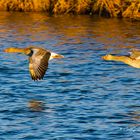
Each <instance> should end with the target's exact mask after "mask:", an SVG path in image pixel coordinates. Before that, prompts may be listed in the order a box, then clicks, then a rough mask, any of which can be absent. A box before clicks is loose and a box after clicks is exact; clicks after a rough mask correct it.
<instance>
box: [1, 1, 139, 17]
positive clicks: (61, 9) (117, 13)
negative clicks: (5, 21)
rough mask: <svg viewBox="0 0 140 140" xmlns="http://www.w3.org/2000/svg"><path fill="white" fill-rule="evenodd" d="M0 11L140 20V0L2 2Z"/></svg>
mask: <svg viewBox="0 0 140 140" xmlns="http://www.w3.org/2000/svg"><path fill="white" fill-rule="evenodd" d="M0 10H1V11H2V10H5V11H21V12H30V11H35V12H42V11H44V12H47V13H50V14H69V13H72V14H92V15H93V14H98V15H99V16H108V17H129V18H134V19H136V18H140V0H0Z"/></svg>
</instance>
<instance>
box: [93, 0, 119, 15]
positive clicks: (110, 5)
mask: <svg viewBox="0 0 140 140" xmlns="http://www.w3.org/2000/svg"><path fill="white" fill-rule="evenodd" d="M120 4H121V3H120V0H97V1H96V2H95V4H94V6H93V9H92V10H93V12H97V13H99V15H100V16H101V15H103V14H104V13H105V14H108V16H110V17H117V16H118V14H119V13H120V10H121V8H120V7H121V5H120Z"/></svg>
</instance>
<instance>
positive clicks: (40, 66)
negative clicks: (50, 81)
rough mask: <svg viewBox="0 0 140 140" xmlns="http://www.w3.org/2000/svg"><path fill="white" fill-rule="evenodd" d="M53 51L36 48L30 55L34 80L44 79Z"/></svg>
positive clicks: (30, 65)
mask: <svg viewBox="0 0 140 140" xmlns="http://www.w3.org/2000/svg"><path fill="white" fill-rule="evenodd" d="M50 55H51V53H50V52H49V51H46V50H44V49H39V50H38V49H34V50H33V54H32V56H31V57H29V71H30V75H31V78H32V79H33V80H40V79H43V77H44V75H45V72H46V70H47V68H48V61H49V58H50Z"/></svg>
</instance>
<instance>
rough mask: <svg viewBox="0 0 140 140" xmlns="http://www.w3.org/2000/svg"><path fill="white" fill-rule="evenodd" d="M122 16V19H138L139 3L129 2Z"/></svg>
mask: <svg viewBox="0 0 140 140" xmlns="http://www.w3.org/2000/svg"><path fill="white" fill-rule="evenodd" d="M122 15H123V17H129V18H133V19H136V18H140V1H138V0H134V1H131V4H130V5H129V6H128V7H127V8H126V10H125V11H124V12H123V14H122Z"/></svg>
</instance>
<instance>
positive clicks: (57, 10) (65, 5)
mask: <svg viewBox="0 0 140 140" xmlns="http://www.w3.org/2000/svg"><path fill="white" fill-rule="evenodd" d="M73 2H74V0H57V1H56V3H55V4H54V8H53V13H54V14H62V13H68V11H69V9H71V7H73Z"/></svg>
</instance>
